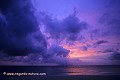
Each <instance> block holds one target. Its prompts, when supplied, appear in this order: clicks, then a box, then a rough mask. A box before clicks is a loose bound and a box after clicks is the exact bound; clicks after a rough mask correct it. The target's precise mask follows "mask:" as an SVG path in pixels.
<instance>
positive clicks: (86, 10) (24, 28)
mask: <svg viewBox="0 0 120 80" xmlns="http://www.w3.org/2000/svg"><path fill="white" fill-rule="evenodd" d="M119 14H120V1H119V0H26V1H24V0H18V1H17V2H16V1H15V0H10V1H8V2H5V1H4V0H1V1H0V63H1V64H0V65H32V64H34V65H116V64H117V65H120V15H119Z"/></svg>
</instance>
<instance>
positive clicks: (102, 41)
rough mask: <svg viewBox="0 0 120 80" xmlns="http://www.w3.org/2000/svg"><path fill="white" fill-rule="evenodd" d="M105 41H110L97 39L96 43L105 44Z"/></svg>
mask: <svg viewBox="0 0 120 80" xmlns="http://www.w3.org/2000/svg"><path fill="white" fill-rule="evenodd" d="M104 43H108V41H105V40H99V41H97V42H96V43H95V44H98V45H99V44H104Z"/></svg>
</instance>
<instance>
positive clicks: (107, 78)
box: [0, 65, 120, 80]
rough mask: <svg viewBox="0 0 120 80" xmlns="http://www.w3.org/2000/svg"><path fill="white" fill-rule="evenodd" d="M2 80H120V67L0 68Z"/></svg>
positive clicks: (0, 78) (0, 79)
mask: <svg viewBox="0 0 120 80" xmlns="http://www.w3.org/2000/svg"><path fill="white" fill-rule="evenodd" d="M0 80H120V66H109V65H108V66H76V67H75V66H74V67H73V66H0Z"/></svg>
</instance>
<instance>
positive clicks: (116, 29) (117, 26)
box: [99, 0, 120, 37]
mask: <svg viewBox="0 0 120 80" xmlns="http://www.w3.org/2000/svg"><path fill="white" fill-rule="evenodd" d="M105 9H106V11H105V12H104V13H103V15H102V16H101V18H100V20H99V22H100V23H101V24H105V26H106V28H107V30H108V31H106V32H107V35H113V36H117V37H119V36H120V15H119V14H120V1H119V0H111V1H109V4H108V5H107V6H106V7H105Z"/></svg>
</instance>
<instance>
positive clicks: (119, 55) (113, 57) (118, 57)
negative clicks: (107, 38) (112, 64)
mask: <svg viewBox="0 0 120 80" xmlns="http://www.w3.org/2000/svg"><path fill="white" fill-rule="evenodd" d="M109 58H110V59H111V60H120V52H114V53H112V54H111V56H110V57H109Z"/></svg>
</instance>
